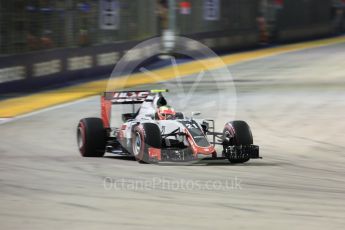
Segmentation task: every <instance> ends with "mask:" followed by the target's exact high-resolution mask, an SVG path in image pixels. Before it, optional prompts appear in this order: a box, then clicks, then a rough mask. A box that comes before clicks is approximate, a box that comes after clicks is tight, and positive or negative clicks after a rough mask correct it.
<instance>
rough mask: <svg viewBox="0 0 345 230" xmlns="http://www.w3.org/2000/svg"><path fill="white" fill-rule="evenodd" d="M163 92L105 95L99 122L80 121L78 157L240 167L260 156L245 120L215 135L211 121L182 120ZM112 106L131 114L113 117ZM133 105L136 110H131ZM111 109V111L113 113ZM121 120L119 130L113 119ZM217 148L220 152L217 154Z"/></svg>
mask: <svg viewBox="0 0 345 230" xmlns="http://www.w3.org/2000/svg"><path fill="white" fill-rule="evenodd" d="M163 92H167V90H145V91H120V92H105V93H104V94H103V96H102V97H101V118H84V119H81V120H80V122H79V124H78V128H77V141H78V147H79V151H80V153H81V155H82V156H83V157H102V156H104V154H105V152H109V153H122V154H128V155H133V156H134V157H135V158H136V159H137V160H138V161H139V162H147V163H157V162H161V161H174V162H176V161H195V160H197V159H198V158H205V156H209V158H213V159H229V161H230V162H231V163H243V162H246V161H248V160H249V159H251V158H260V157H259V147H258V146H256V145H253V136H252V133H251V130H250V127H249V126H248V124H247V123H246V122H244V121H230V122H228V123H226V124H225V126H224V129H223V131H222V132H215V131H214V127H215V122H214V120H207V119H195V118H194V117H195V116H197V115H200V113H198V112H193V113H192V116H191V117H185V115H184V114H183V113H182V112H176V111H175V110H174V109H173V108H172V107H171V106H169V105H168V104H167V101H166V99H165V98H164V97H163V95H162V93H163ZM115 105H117V106H119V105H122V107H123V106H125V105H127V106H128V105H131V107H132V111H131V112H130V113H122V114H114V115H117V116H118V117H114V115H113V116H112V114H111V113H112V112H114V111H115V112H114V113H116V111H120V110H114V109H115ZM135 106H138V107H139V108H138V109H136V108H135ZM112 107H114V108H113V109H112ZM120 118H122V122H121V124H119V126H118V127H111V123H112V122H111V120H112V119H120ZM216 145H221V146H222V152H221V153H219V154H218V153H217V152H216V148H215V146H216Z"/></svg>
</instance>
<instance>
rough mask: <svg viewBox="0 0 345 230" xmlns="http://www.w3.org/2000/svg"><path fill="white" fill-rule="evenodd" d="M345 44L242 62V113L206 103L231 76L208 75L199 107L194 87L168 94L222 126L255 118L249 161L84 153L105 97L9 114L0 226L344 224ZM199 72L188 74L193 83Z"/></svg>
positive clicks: (3, 131)
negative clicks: (83, 130)
mask: <svg viewBox="0 0 345 230" xmlns="http://www.w3.org/2000/svg"><path fill="white" fill-rule="evenodd" d="M344 51H345V44H344V43H341V44H337V45H331V46H327V47H320V48H314V49H308V50H303V51H298V52H291V53H287V54H281V55H278V56H273V57H268V58H263V59H259V60H252V61H248V62H244V63H241V64H237V65H233V66H230V67H229V70H230V71H231V73H232V74H233V77H234V79H235V85H236V89H237V97H236V98H235V99H233V100H235V101H236V102H237V109H236V114H235V115H233V114H232V113H233V111H232V112H230V113H229V114H232V115H227V114H225V112H222V111H221V112H219V111H215V110H212V109H202V108H200V105H205V106H204V107H206V108H208V107H207V106H206V105H208V104H207V102H208V101H209V100H210V99H211V98H217V95H218V94H219V93H220V94H221V95H223V96H224V97H227V96H229V92H228V91H227V87H228V86H229V85H231V82H230V83H229V79H223V78H222V79H218V80H219V82H221V84H220V86H219V85H218V86H217V87H215V85H214V84H212V83H211V82H209V81H208V78H206V79H203V80H202V81H201V82H199V84H198V87H197V90H196V91H194V93H193V100H190V101H189V102H188V104H187V106H186V105H185V103H183V102H181V101H179V100H180V97H179V96H178V95H179V94H180V95H181V91H183V90H182V88H178V87H176V90H177V91H178V92H179V93H176V92H177V91H175V93H172V94H170V95H169V94H168V95H167V99H168V100H169V98H170V100H171V101H172V103H171V104H176V106H175V108H177V109H179V108H183V109H187V108H188V110H202V112H203V117H212V116H213V117H214V116H215V118H216V119H217V127H218V129H221V128H222V126H223V124H224V122H226V121H227V120H233V119H243V120H246V121H247V122H248V123H249V124H250V125H251V127H252V131H253V134H254V141H255V143H256V144H258V145H260V146H261V154H262V156H263V157H264V158H263V159H262V160H251V161H249V162H248V163H245V164H240V165H231V164H229V163H228V162H227V161H218V162H213V161H212V162H209V161H207V162H201V163H199V164H194V165H192V166H191V165H172V164H164V165H163V166H159V165H158V166H157V165H147V164H138V163H137V162H135V161H134V160H133V159H132V158H128V157H121V156H113V157H112V156H111V155H107V157H104V158H82V157H80V155H79V153H78V152H77V147H76V137H75V129H76V125H77V122H78V121H79V119H80V118H82V117H88V116H98V115H99V107H100V105H99V104H100V103H99V98H98V97H92V98H88V99H85V100H82V101H77V102H75V103H72V104H67V105H65V106H60V107H57V108H52V109H50V110H46V111H43V112H39V113H36V114H34V115H31V116H28V117H24V118H21V119H17V120H14V121H11V122H9V123H4V124H1V125H0V152H1V155H0V157H1V159H0V162H1V163H0V183H1V187H0V205H1V210H0V228H1V229H23V228H26V229H109V228H111V229H138V228H140V229H154V228H156V229H173V228H179V229H210V228H213V229H343V228H344V225H345V199H344V194H345V167H344V163H345V157H344V156H345V153H344V148H345V143H344V130H345V122H344V120H343V119H344V114H345V100H344V98H345V70H344V66H345V52H344ZM193 79H195V76H191V77H187V78H183V80H182V81H184V83H183V87H184V88H183V89H184V90H186V89H190V88H192V85H193V83H191V82H193ZM172 82H173V81H172ZM164 86H165V84H163V83H162V84H158V85H154V86H148V87H152V88H161V87H164ZM229 100H231V99H229ZM210 106H211V107H212V106H214V104H212V103H210ZM220 106H221V105H220ZM105 178H107V179H106V180H105ZM104 181H105V182H106V183H104Z"/></svg>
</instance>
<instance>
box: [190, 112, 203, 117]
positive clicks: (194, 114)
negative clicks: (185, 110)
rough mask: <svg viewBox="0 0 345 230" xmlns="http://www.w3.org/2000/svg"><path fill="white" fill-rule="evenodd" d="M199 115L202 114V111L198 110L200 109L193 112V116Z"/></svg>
mask: <svg viewBox="0 0 345 230" xmlns="http://www.w3.org/2000/svg"><path fill="white" fill-rule="evenodd" d="M199 115H201V112H198V111H193V112H192V117H194V116H199Z"/></svg>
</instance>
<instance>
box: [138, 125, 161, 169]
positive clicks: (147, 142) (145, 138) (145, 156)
mask: <svg viewBox="0 0 345 230" xmlns="http://www.w3.org/2000/svg"><path fill="white" fill-rule="evenodd" d="M161 144H162V137H161V132H160V129H159V127H158V125H156V124H153V123H143V124H140V125H138V126H136V127H135V128H134V130H133V134H132V152H133V155H134V157H135V159H136V160H137V161H139V163H150V158H149V153H148V150H149V148H150V147H152V148H161Z"/></svg>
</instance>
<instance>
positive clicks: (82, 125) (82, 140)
mask: <svg viewBox="0 0 345 230" xmlns="http://www.w3.org/2000/svg"><path fill="white" fill-rule="evenodd" d="M77 142H78V148H79V152H80V154H81V155H82V156H83V157H103V156H104V153H105V145H106V131H105V129H104V126H103V121H102V120H101V119H100V118H95V117H92V118H84V119H81V120H80V121H79V124H78V128H77Z"/></svg>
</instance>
